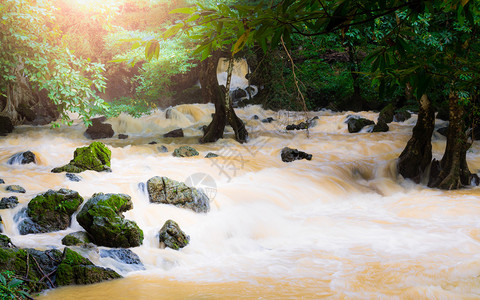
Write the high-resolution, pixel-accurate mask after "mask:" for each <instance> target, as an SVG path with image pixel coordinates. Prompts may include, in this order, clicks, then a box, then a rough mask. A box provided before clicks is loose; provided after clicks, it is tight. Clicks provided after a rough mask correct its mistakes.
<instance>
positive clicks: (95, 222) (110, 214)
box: [77, 193, 143, 248]
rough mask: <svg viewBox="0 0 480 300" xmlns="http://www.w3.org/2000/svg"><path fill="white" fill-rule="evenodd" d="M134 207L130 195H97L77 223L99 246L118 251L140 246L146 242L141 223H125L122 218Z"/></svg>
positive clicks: (78, 216) (81, 212)
mask: <svg viewBox="0 0 480 300" xmlns="http://www.w3.org/2000/svg"><path fill="white" fill-rule="evenodd" d="M132 208H133V203H132V200H131V197H130V196H129V195H125V194H103V193H97V194H94V195H93V196H92V198H90V199H89V200H88V201H87V202H86V203H85V205H84V206H83V208H82V209H81V210H80V212H79V213H78V215H77V221H78V223H79V224H80V225H81V226H82V227H83V228H84V229H85V230H86V231H87V232H88V234H89V235H90V236H91V237H92V239H93V241H94V243H95V244H96V245H99V246H107V247H114V248H129V247H137V246H140V245H141V244H142V242H143V231H142V230H141V229H140V228H139V227H138V225H137V223H135V222H133V221H130V220H125V218H124V216H123V215H122V213H123V212H126V211H127V210H130V209H132Z"/></svg>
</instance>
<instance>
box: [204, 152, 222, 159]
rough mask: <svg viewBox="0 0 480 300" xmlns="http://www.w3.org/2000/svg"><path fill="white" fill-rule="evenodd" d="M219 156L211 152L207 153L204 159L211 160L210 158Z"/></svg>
mask: <svg viewBox="0 0 480 300" xmlns="http://www.w3.org/2000/svg"><path fill="white" fill-rule="evenodd" d="M218 156H219V155H218V154H216V153H213V152H208V153H207V155H205V158H212V157H218Z"/></svg>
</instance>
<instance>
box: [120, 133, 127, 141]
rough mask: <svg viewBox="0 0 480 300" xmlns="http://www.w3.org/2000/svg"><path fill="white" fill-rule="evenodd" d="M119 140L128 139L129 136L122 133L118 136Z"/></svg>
mask: <svg viewBox="0 0 480 300" xmlns="http://www.w3.org/2000/svg"><path fill="white" fill-rule="evenodd" d="M118 139H119V140H124V139H128V135H127V134H123V133H120V134H119V135H118Z"/></svg>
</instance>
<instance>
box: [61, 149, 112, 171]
mask: <svg viewBox="0 0 480 300" xmlns="http://www.w3.org/2000/svg"><path fill="white" fill-rule="evenodd" d="M111 157H112V152H111V151H110V149H108V148H107V146H105V145H104V144H103V143H101V142H93V143H91V144H90V145H89V146H87V147H81V148H77V149H76V150H75V152H74V154H73V159H72V160H71V161H70V163H68V164H67V165H65V166H63V167H59V168H54V169H53V170H52V172H53V173H60V172H69V173H80V172H83V171H85V170H93V171H97V172H101V171H108V170H110V160H111Z"/></svg>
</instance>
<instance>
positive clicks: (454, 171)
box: [428, 92, 472, 190]
mask: <svg viewBox="0 0 480 300" xmlns="http://www.w3.org/2000/svg"><path fill="white" fill-rule="evenodd" d="M448 106H449V119H450V124H449V126H448V132H447V146H446V148H445V153H444V154H443V157H442V160H441V161H440V163H438V162H436V161H435V162H434V163H432V168H434V167H435V172H431V175H430V181H429V182H428V186H429V187H435V188H439V189H444V190H453V189H458V188H460V187H462V186H464V185H468V184H470V178H471V173H470V170H469V169H468V165H467V150H468V148H470V146H471V145H472V144H471V143H469V142H468V141H467V135H466V132H465V120H464V115H465V108H464V107H463V105H461V104H459V103H458V95H457V94H456V93H455V92H451V93H450V96H449V99H448Z"/></svg>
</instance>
